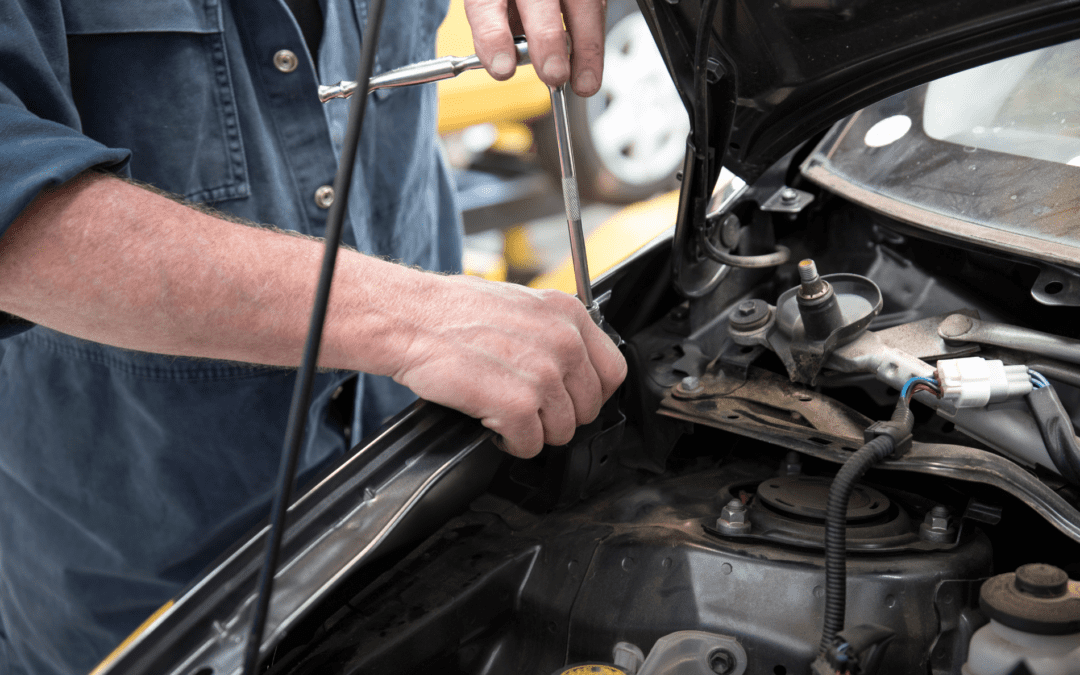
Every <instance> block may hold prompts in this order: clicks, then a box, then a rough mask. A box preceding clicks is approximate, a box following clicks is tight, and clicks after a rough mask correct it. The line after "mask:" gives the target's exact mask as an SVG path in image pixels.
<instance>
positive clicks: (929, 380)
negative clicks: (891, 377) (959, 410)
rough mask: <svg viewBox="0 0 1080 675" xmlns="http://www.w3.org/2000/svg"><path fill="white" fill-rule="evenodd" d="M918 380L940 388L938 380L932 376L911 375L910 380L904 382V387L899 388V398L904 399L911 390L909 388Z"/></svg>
mask: <svg viewBox="0 0 1080 675" xmlns="http://www.w3.org/2000/svg"><path fill="white" fill-rule="evenodd" d="M919 382H925V383H926V384H928V385H930V386H931V387H933V388H934V389H940V388H941V386H940V385H939V384H938V381H937V380H935V379H934V378H932V377H913V378H911V379H910V380H908V381H907V382H906V383H904V387H903V388H902V389H901V390H900V398H904V399H906V398H907V395H908V392H909V391H911V388H912V387H913V386H915V385H916V384H917V383H919Z"/></svg>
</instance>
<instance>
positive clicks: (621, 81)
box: [537, 0, 690, 202]
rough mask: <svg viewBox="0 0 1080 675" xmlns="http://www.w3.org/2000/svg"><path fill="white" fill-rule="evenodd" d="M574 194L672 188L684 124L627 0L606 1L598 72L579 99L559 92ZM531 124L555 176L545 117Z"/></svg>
mask: <svg viewBox="0 0 1080 675" xmlns="http://www.w3.org/2000/svg"><path fill="white" fill-rule="evenodd" d="M566 106H567V113H568V115H569V125H570V136H571V138H572V139H573V142H574V161H575V168H576V169H577V174H578V184H579V189H580V190H581V193H582V194H583V195H584V196H586V197H588V198H591V199H594V200H599V201H607V202H631V201H636V200H640V199H644V198H646V197H649V196H651V195H653V194H656V193H657V192H659V191H661V190H665V189H673V188H674V187H677V185H678V184H677V182H676V180H675V174H676V172H677V171H678V170H679V169H680V168H681V166H682V161H683V156H684V154H685V152H686V136H687V134H688V133H689V131H690V122H689V120H688V118H687V114H686V109H685V108H684V107H683V104H682V100H681V99H680V98H679V95H678V92H677V91H676V90H675V85H674V84H673V83H672V82H671V76H670V75H669V74H668V72H667V68H666V67H665V66H664V61H663V59H662V58H661V56H660V52H659V51H658V50H657V48H656V44H655V43H654V42H653V38H652V34H651V33H650V32H649V27H648V24H646V23H645V18H644V17H643V16H642V15H641V12H640V10H638V7H637V3H635V2H633V0H629V1H627V0H618V1H613V2H610V3H609V4H608V16H607V39H606V42H605V48H604V77H603V84H602V85H601V87H600V91H598V92H597V93H596V95H594V96H591V97H590V98H587V99H582V98H579V97H578V96H575V95H573V94H572V93H569V92H568V94H567V98H566ZM542 127H544V128H542V129H539V130H538V133H539V139H540V142H538V144H537V146H538V152H539V155H540V159H541V161H542V162H543V163H544V165H545V168H546V169H548V170H549V171H551V172H552V174H553V175H554V176H556V177H557V176H558V175H559V164H558V151H557V148H556V147H555V143H554V131H553V130H552V129H553V123H552V122H551V120H550V117H548V118H545V119H544V121H543V123H542Z"/></svg>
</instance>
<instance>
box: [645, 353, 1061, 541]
mask: <svg viewBox="0 0 1080 675" xmlns="http://www.w3.org/2000/svg"><path fill="white" fill-rule="evenodd" d="M749 375H750V377H749V378H748V379H747V380H746V381H745V382H743V381H741V380H740V379H738V378H736V377H733V376H730V375H726V374H724V373H723V372H720V373H717V374H713V373H708V374H706V375H705V376H704V377H702V378H701V383H702V386H701V388H700V389H699V390H698V391H696V392H695V393H694V394H688V393H686V392H680V391H679V390H678V388H677V387H673V388H672V390H670V391H669V393H668V394H667V395H666V396H665V397H664V399H663V400H662V401H661V404H660V410H659V413H660V414H662V415H667V416H669V417H674V418H676V419H681V420H686V421H689V422H696V423H700V424H704V425H707V426H710V427H715V428H718V429H723V430H725V431H730V432H732V433H735V434H739V435H741V436H748V437H750V438H755V439H757V440H761V441H766V442H769V443H774V444H776V445H779V446H781V447H785V448H790V449H792V450H797V451H799V452H802V453H805V454H808V455H810V456H812V457H816V458H818V459H823V460H825V461H829V462H836V463H843V462H845V461H846V460H847V458H848V457H850V456H851V453H852V452H853V451H855V450H856V449H857V448H858V447H859V446H861V445H862V443H863V441H862V432H863V429H865V428H866V427H867V426H869V425H870V423H871V420H870V419H869V418H867V417H866V416H864V415H862V414H860V413H858V412H856V411H855V410H852V409H851V408H849V407H847V406H845V405H844V404H842V403H840V402H839V401H836V400H834V399H832V398H830V397H828V396H825V395H822V394H820V393H818V392H815V391H813V390H811V389H808V388H806V387H803V386H802V385H799V384H794V383H791V382H789V381H788V380H787V379H785V378H783V377H781V376H779V375H776V374H775V373H772V372H769V371H766V370H762V369H760V368H754V367H751V368H750V369H749ZM879 468H882V469H890V470H898V471H912V472H915V473H925V474H931V475H935V476H942V477H946V478H954V479H958V480H965V481H970V482H975V483H983V484H986V485H992V486H994V487H997V488H999V489H1001V490H1004V491H1006V492H1008V493H1009V494H1011V495H1013V496H1015V497H1017V498H1019V499H1020V500H1021V501H1023V502H1024V503H1025V504H1027V505H1028V506H1029V507H1031V508H1032V509H1033V510H1034V511H1035V512H1036V513H1038V514H1039V515H1040V516H1042V517H1043V518H1045V519H1046V520H1047V521H1049V522H1050V523H1051V524H1052V525H1054V527H1056V528H1057V529H1058V530H1060V531H1061V532H1062V533H1063V534H1065V535H1066V536H1068V537H1069V538H1071V539H1073V540H1074V541H1077V542H1080V511H1078V510H1077V509H1076V508H1075V507H1074V506H1072V505H1071V504H1070V503H1069V502H1067V501H1066V500H1065V499H1064V498H1062V497H1061V496H1060V495H1058V494H1057V493H1056V492H1054V491H1053V490H1052V489H1050V488H1049V487H1048V486H1047V485H1046V484H1045V483H1043V482H1042V481H1041V480H1039V479H1038V478H1037V477H1035V476H1034V475H1033V474H1031V473H1029V472H1028V471H1026V470H1024V469H1023V468H1021V467H1020V466H1018V465H1017V464H1016V463H1014V462H1012V461H1010V460H1008V459H1006V458H1004V457H1002V456H1000V455H997V454H994V453H992V452H987V451H985V450H977V449H975V448H969V447H965V446H961V445H950V444H944V443H920V442H918V441H916V442H914V443H912V447H911V450H910V451H909V452H908V453H907V454H905V455H904V456H903V457H898V458H890V459H887V460H885V461H884V462H882V464H881V465H879Z"/></svg>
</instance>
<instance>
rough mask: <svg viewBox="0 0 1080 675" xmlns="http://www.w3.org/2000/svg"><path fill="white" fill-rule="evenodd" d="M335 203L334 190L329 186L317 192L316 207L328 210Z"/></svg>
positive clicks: (324, 186)
mask: <svg viewBox="0 0 1080 675" xmlns="http://www.w3.org/2000/svg"><path fill="white" fill-rule="evenodd" d="M333 203H334V188H332V187H330V186H329V185H323V186H322V187H320V188H319V189H318V190H315V206H318V207H319V208H320V209H328V208H330V205H331V204H333Z"/></svg>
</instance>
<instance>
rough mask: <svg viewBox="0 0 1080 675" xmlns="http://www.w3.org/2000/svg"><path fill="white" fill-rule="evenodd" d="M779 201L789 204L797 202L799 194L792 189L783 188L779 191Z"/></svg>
mask: <svg viewBox="0 0 1080 675" xmlns="http://www.w3.org/2000/svg"><path fill="white" fill-rule="evenodd" d="M780 201H782V202H784V203H785V204H791V203H793V202H797V201H799V192H798V190H796V189H794V188H784V189H783V190H781V191H780Z"/></svg>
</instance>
